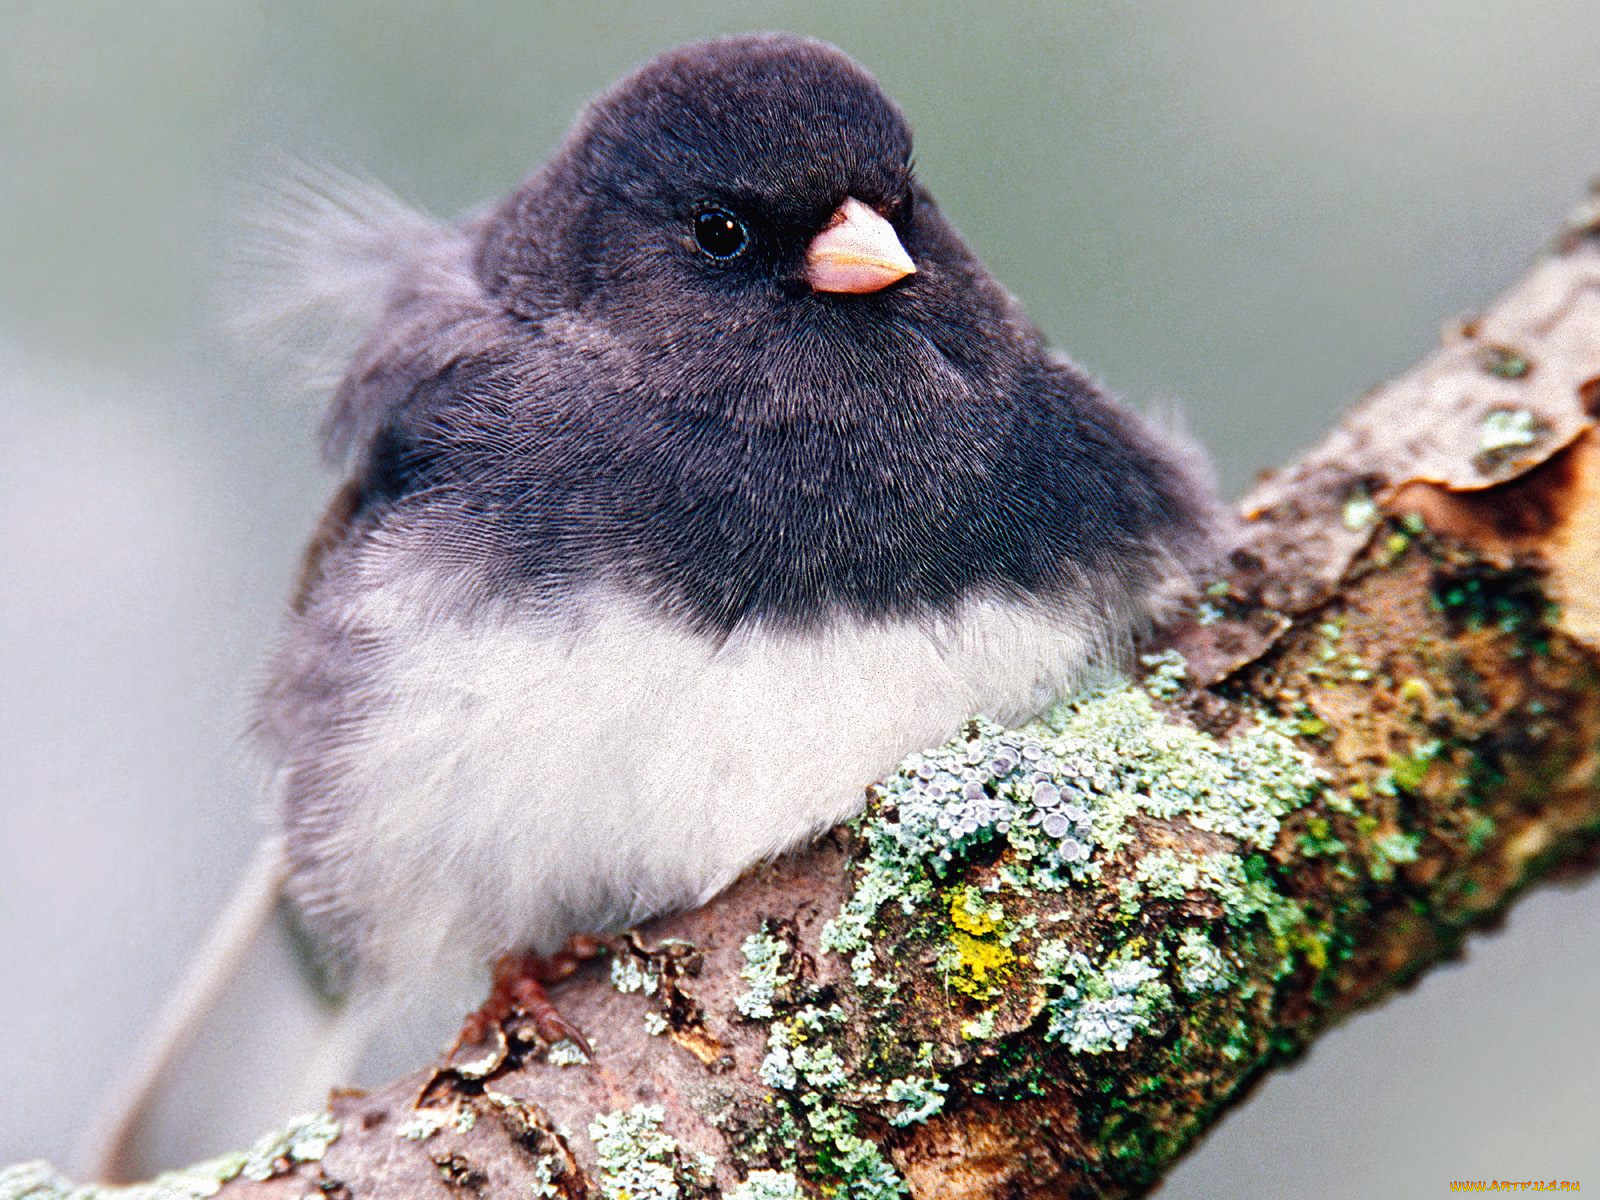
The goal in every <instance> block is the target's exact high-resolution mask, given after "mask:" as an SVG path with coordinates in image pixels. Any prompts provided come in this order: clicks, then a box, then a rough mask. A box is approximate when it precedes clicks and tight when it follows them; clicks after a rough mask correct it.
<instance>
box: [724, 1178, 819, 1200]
mask: <svg viewBox="0 0 1600 1200" xmlns="http://www.w3.org/2000/svg"><path fill="white" fill-rule="evenodd" d="M804 1195H805V1193H804V1192H802V1191H801V1190H800V1181H799V1180H798V1179H796V1178H795V1177H794V1175H793V1174H792V1173H791V1172H789V1171H751V1172H750V1174H749V1175H747V1176H746V1177H745V1180H744V1182H743V1183H741V1184H740V1185H739V1186H738V1187H736V1188H734V1189H733V1192H732V1193H731V1194H730V1195H729V1197H728V1200H803V1197H804Z"/></svg>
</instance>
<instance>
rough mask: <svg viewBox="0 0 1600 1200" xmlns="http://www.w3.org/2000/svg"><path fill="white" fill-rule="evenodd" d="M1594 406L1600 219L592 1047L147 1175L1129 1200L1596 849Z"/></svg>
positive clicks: (589, 1025)
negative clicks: (1247, 1098) (1033, 693)
mask: <svg viewBox="0 0 1600 1200" xmlns="http://www.w3.org/2000/svg"><path fill="white" fill-rule="evenodd" d="M1597 414H1600V200H1596V201H1594V202H1592V203H1591V204H1590V206H1589V207H1588V208H1587V209H1586V210H1584V211H1583V212H1581V213H1580V214H1578V216H1577V217H1576V218H1575V220H1574V222H1573V224H1572V225H1571V226H1570V227H1569V228H1568V229H1567V230H1566V231H1565V232H1564V233H1563V235H1562V237H1561V238H1560V240H1559V242H1558V244H1557V245H1556V246H1555V247H1554V249H1553V250H1552V252H1551V253H1550V255H1549V256H1548V257H1546V258H1545V259H1544V260H1543V261H1541V262H1540V263H1539V264H1538V265H1537V266H1536V267H1535V268H1534V269H1533V270H1532V272H1531V273H1530V274H1529V275H1528V276H1527V278H1526V279H1525V280H1523V281H1522V282H1521V283H1520V284H1519V285H1518V286H1516V287H1515V288H1514V289H1512V290H1511V291H1510V292H1508V293H1507V294H1506V295H1505V296H1503V297H1502V298H1501V299H1500V300H1499V301H1497V302H1496V303H1495V304H1494V305H1493V306H1492V307H1491V308H1490V309H1489V310H1488V311H1487V312H1486V313H1484V314H1483V315H1482V316H1480V317H1477V318H1473V319H1470V320H1465V321H1462V322H1460V323H1459V324H1456V325H1454V326H1452V327H1451V328H1450V329H1449V330H1448V331H1447V333H1446V334H1445V336H1444V339H1443V344H1442V346H1441V348H1440V349H1439V350H1438V351H1437V352H1436V353H1434V354H1433V355H1432V356H1431V357H1430V358H1428V359H1427V360H1426V361H1425V362H1423V363H1421V364H1420V365H1419V366H1417V367H1416V368H1415V369H1413V370H1412V371H1410V372H1408V373H1407V374H1405V375H1403V376H1401V377H1399V378H1398V379H1396V380H1394V381H1393V382H1391V383H1389V384H1387V385H1385V386H1383V387H1381V388H1379V389H1377V390H1375V391H1374V392H1372V393H1371V394H1369V395H1368V396H1366V397H1365V398H1364V399H1363V400H1362V401H1361V402H1360V403H1358V404H1357V405H1356V406H1355V407H1354V408H1352V409H1351V411H1350V412H1349V413H1348V414H1347V415H1346V417H1345V418H1344V420H1343V422H1342V423H1341V424H1340V425H1339V426H1338V427H1337V428H1336V429H1335V430H1334V431H1333V433H1332V434H1331V435H1329V437H1328V438H1327V439H1326V440H1325V441H1324V442H1323V443H1322V444H1321V445H1319V446H1318V447H1316V448H1315V449H1313V450H1312V451H1311V452H1310V453H1309V454H1307V455H1306V456H1305V457H1304V458H1303V459H1302V460H1301V461H1300V462H1298V463H1297V464H1295V465H1293V466H1291V467H1288V468H1286V469H1284V470H1282V471H1279V472H1277V473H1276V474H1273V475H1270V476H1268V477H1266V478H1265V479H1264V480H1263V481H1262V482H1261V483H1260V484H1259V485H1258V486H1257V487H1256V489H1255V490H1254V491H1253V492H1252V494H1251V495H1250V496H1249V497H1248V498H1247V499H1246V501H1245V503H1244V506H1243V520H1242V521H1241V523H1240V527H1239V530H1238V535H1237V540H1236V545H1235V548H1234V549H1233V552H1232V554H1231V556H1230V558H1229V565H1228V569H1227V573H1226V577H1225V578H1223V579H1220V580H1218V581H1216V582H1215V583H1214V584H1213V585H1212V586H1210V587H1208V588H1207V589H1206V591H1205V594H1204V595H1203V596H1202V597H1201V598H1200V600H1199V601H1198V602H1197V603H1196V604H1195V605H1194V606H1193V607H1192V609H1191V610H1189V611H1188V612H1186V613H1185V615H1184V616H1183V617H1182V618H1181V619H1180V620H1179V621H1178V623H1177V624H1175V625H1174V626H1173V627H1172V628H1170V629H1168V630H1166V631H1165V632H1164V633H1163V634H1162V635H1161V638H1160V640H1159V642H1158V643H1157V644H1156V646H1155V647H1153V649H1154V650H1155V651H1157V653H1153V654H1152V655H1150V656H1148V657H1147V658H1146V659H1145V660H1144V661H1145V664H1146V672H1145V674H1144V677H1143V678H1142V679H1141V680H1140V681H1137V682H1128V681H1121V682H1107V683H1105V684H1104V685H1103V686H1101V687H1100V688H1098V689H1097V690H1095V691H1092V692H1090V693H1088V694H1086V695H1085V696H1083V697H1079V698H1077V699H1075V700H1073V701H1070V702H1067V703H1065V704H1064V705H1062V706H1060V707H1058V708H1057V709H1055V710H1053V711H1052V712H1051V713H1049V714H1047V715H1046V716H1045V717H1044V718H1042V719H1041V721H1040V722H1037V723H1035V724H1034V725H1031V726H1029V727H1027V728H1025V729H1022V730H1000V729H997V728H994V727H992V726H989V725H987V724H984V723H982V722H973V723H971V724H970V725H969V726H968V727H967V728H966V729H964V730H963V731H961V733H960V734H959V735H958V736H957V738H956V739H955V740H954V741H953V742H952V743H950V745H949V746H947V747H944V748H941V749H939V750H937V751H931V752H929V753H928V754H923V755H913V756H912V757H911V758H910V759H908V760H907V762H906V764H905V765H904V766H903V767H902V769H901V770H900V771H899V772H898V773H897V774H896V775H895V776H894V777H892V778H891V779H889V780H886V781H884V782H883V783H881V784H879V785H877V786H876V787H874V788H873V789H872V790H871V793H870V800H869V805H868V809H867V813H866V815H865V816H864V817H863V818H861V820H860V821H858V822H855V823H853V824H852V826H851V827H849V828H841V829H838V830H835V831H834V832H833V833H832V834H830V835H829V836H828V837H826V838H825V839H823V840H822V841H821V843H820V844H818V845H816V846H814V847H812V848H810V849H808V850H806V851H804V852H802V853H798V854H795V855H793V856H790V857H788V858H786V859H785V860H783V861H781V862H779V863H776V864H774V865H771V866H768V867H763V868H760V869H757V870H755V871H753V872H751V873H750V874H748V875H747V876H746V877H745V878H744V879H743V880H741V881H740V882H739V883H738V884H737V885H736V886H735V887H734V888H732V889H731V890H730V891H728V892H727V893H726V894H724V895H722V896H720V897H719V898H718V899H716V900H715V901H713V902H712V903H711V904H709V905H707V906H706V907H705V908H703V909H701V910H699V911H696V912H692V913H685V914H681V915H677V916H673V917H670V918H667V919H664V920H661V921H658V922H655V923H654V924H652V925H651V926H649V927H647V928H645V929H643V930H641V931H639V932H637V933H635V934H630V935H628V936H627V937H623V938H617V939H613V941H612V943H611V952H610V956H609V962H608V963H607V962H602V963H599V964H596V965H594V966H591V967H589V968H586V969H585V970H583V971H582V972H580V973H579V975H578V976H576V977H575V978H574V979H572V980H571V981H570V982H568V983H567V984H565V985H563V986H562V987H561V988H560V990H559V991H558V993H557V999H558V1000H559V1002H560V1004H561V1007H562V1010H563V1012H564V1013H565V1014H567V1015H568V1016H569V1017H570V1018H571V1019H573V1020H574V1021H575V1022H576V1023H577V1025H578V1026H579V1027H581V1028H582V1029H584V1030H585V1031H586V1033H587V1034H588V1036H589V1038H590V1040H591V1042H592V1043H593V1045H594V1048H595V1051H596V1054H595V1058H594V1061H593V1062H591V1063H585V1062H575V1061H574V1060H575V1059H577V1058H579V1057H580V1056H579V1055H577V1054H576V1053H575V1052H574V1051H573V1049H572V1048H571V1047H569V1046H562V1047H558V1048H557V1049H556V1050H555V1051H547V1050H546V1049H545V1048H544V1047H542V1046H541V1045H540V1044H539V1043H538V1041H537V1039H536V1038H535V1037H534V1036H533V1035H532V1033H531V1031H530V1030H528V1029H527V1028H526V1027H525V1025H524V1024H519V1023H518V1022H516V1021H515V1020H513V1021H512V1022H511V1023H509V1024H508V1026H507V1027H505V1028H504V1029H502V1030H501V1033H500V1036H499V1037H498V1040H497V1045H496V1047H495V1048H494V1050H493V1052H492V1053H489V1054H487V1055H486V1056H485V1057H483V1058H482V1059H481V1060H480V1061H478V1062H476V1063H469V1064H460V1063H458V1064H457V1065H456V1066H455V1067H453V1068H448V1069H434V1070H428V1071H423V1072H421V1073H419V1074H417V1075H414V1076H411V1077H409V1078H406V1079H402V1080H400V1081H398V1082H396V1083H394V1084H393V1085H392V1086H389V1087H386V1088H384V1089H382V1090H380V1091H377V1092H375V1093H372V1094H368V1095H359V1096H358V1095H341V1096H337V1097H335V1098H334V1099H333V1102H332V1105H331V1109H330V1113H331V1116H328V1115H325V1116H324V1117H322V1118H320V1119H319V1120H318V1121H316V1122H312V1123H310V1124H302V1125H300V1126H298V1127H297V1128H296V1129H294V1130H291V1131H290V1133H289V1134H288V1135H287V1136H286V1137H285V1138H284V1139H282V1140H280V1141H279V1142H277V1143H275V1144H271V1145H264V1146H262V1147H258V1149H257V1151H256V1152H255V1154H254V1156H253V1157H252V1158H249V1159H248V1160H247V1159H243V1158H234V1159H232V1160H227V1161H222V1162H219V1163H215V1164H208V1165H207V1166H206V1167H204V1168H197V1169H196V1171H195V1172H194V1173H190V1174H188V1175H186V1176H182V1177H164V1179H163V1181H162V1182H161V1183H160V1188H161V1189H163V1191H162V1192H161V1194H170V1195H174V1196H177V1195H183V1196H189V1195H208V1194H211V1193H212V1192H215V1191H216V1190H217V1189H218V1187H219V1186H220V1187H221V1188H222V1194H224V1195H227V1196H237V1197H246V1196H263V1197H265V1196H274V1195H282V1196H286V1197H287V1196H295V1197H298V1196H303V1195H305V1194H307V1193H308V1192H310V1191H314V1190H321V1191H322V1192H323V1193H325V1194H327V1195H329V1196H335V1197H337V1196H358V1197H359V1196H402V1195H403V1196H408V1197H411V1196H415V1197H426V1196H441V1197H443V1196H448V1195H452V1194H459V1193H470V1194H473V1195H477V1196H483V1197H498V1196H517V1197H527V1196H529V1195H533V1196H559V1197H583V1196H605V1197H623V1196H626V1197H630V1198H631V1200H643V1198H645V1197H673V1196H681V1197H716V1196H724V1197H737V1198H738V1200H761V1198H774V1197H790V1196H793V1197H799V1196H808V1197H809V1196H848V1197H852V1198H856V1200H882V1198H887V1197H894V1196H900V1195H907V1194H909V1195H911V1196H915V1197H941V1198H946V1200H948V1198H955V1197H961V1198H978V1197H1032V1196H1037V1197H1061V1196H1072V1197H1121V1196H1133V1195H1138V1194H1141V1193H1142V1192H1144V1191H1145V1190H1147V1189H1148V1188H1149V1187H1151V1186H1152V1185H1153V1184H1154V1183H1155V1182H1156V1181H1158V1180H1159V1179H1160V1178H1161V1177H1162V1175H1163V1174H1164V1173H1165V1172H1166V1171H1167V1170H1168V1169H1169V1168H1170V1167H1171V1165H1172V1164H1173V1163H1174V1161H1175V1160H1176V1159H1177V1158H1178V1157H1179V1156H1180V1155H1181V1154H1182V1153H1183V1152H1184V1150H1185V1149H1186V1147H1188V1146H1189V1145H1191V1144H1192V1143H1193V1141H1194V1140H1195V1138H1196V1137H1197V1136H1198V1135H1199V1134H1201V1133H1203V1132H1204V1131H1205V1130H1206V1129H1207V1128H1208V1127H1209V1126H1210V1125H1211V1124H1212V1123H1214V1122H1215V1121H1216V1120H1217V1119H1218V1118H1219V1116H1220V1115H1221V1113H1222V1112H1223V1111H1224V1110H1225V1109H1226V1108H1227V1107H1228V1106H1229V1105H1231V1104H1233V1103H1235V1102H1236V1101H1238V1100H1239V1099H1240V1098H1241V1097H1242V1096H1243V1095H1245V1094H1246V1093H1247V1092H1248V1090H1249V1089H1250V1087H1251V1085H1252V1084H1253V1083H1254V1082H1255V1081H1257V1080H1258V1079H1259V1078H1261V1076H1262V1075H1263V1074H1264V1073H1265V1072H1267V1071H1269V1070H1270V1069H1272V1068H1273V1067H1275V1066H1277V1065H1279V1064H1282V1063H1284V1062H1287V1061H1289V1060H1291V1059H1292V1058H1294V1057H1295V1056H1296V1055H1298V1054H1299V1053H1300V1052H1301V1051H1303V1049H1304V1048H1305V1047H1306V1045H1307V1044H1308V1043H1309V1042H1310V1040H1311V1039H1312V1038H1314V1037H1315V1036H1316V1035H1317V1034H1318V1033H1320V1032H1321V1031H1322V1030H1324V1029H1327V1028H1328V1027H1329V1026H1330V1025H1331V1024H1332V1023H1333V1022H1335V1021H1337V1020H1339V1019H1340V1018H1342V1017H1344V1016H1346V1015H1347V1014H1349V1013H1351V1012H1354V1011H1355V1010H1357V1009H1359V1008H1362V1007H1364V1006H1367V1005H1370V1004H1372V1003H1374V1002H1375V1001H1377V1000H1379V999H1380V998H1382V997H1383V996H1384V995H1385V994H1387V993H1388V992H1389V991H1390V990H1392V989H1394V988H1395V987H1397V986H1399V985H1401V984H1404V983H1405V982H1407V981H1408V980H1411V979H1413V978H1414V977H1415V976H1417V975H1418V974H1419V973H1420V972H1422V971H1424V970H1426V969H1427V968H1428V967H1430V966H1432V965H1434V964H1436V963H1439V962H1441V961H1444V960H1446V959H1448V958H1449V957H1451V956H1452V955H1453V954H1454V953H1455V952H1456V950H1457V947H1458V946H1459V945H1460V943H1461V941H1462V939H1463V937H1464V936H1465V934H1466V933H1467V932H1469V931H1470V930H1472V929H1474V928H1478V927H1481V926H1483V925H1484V924H1485V923H1486V922H1488V921H1491V920H1493V919H1494V918H1495V916H1496V915H1497V914H1499V913H1500V912H1501V911H1503V909H1504V908H1505V906H1506V905H1507V904H1508V903H1509V902H1510V901H1511V900H1512V899H1513V898H1514V897H1515V896H1516V895H1517V893H1518V892H1520V891H1521V890H1522V889H1523V888H1524V887H1526V886H1527V885H1529V884H1530V883H1532V882H1533V881H1535V880H1537V879H1539V878H1541V877H1544V876H1546V875H1548V874H1550V873H1552V872H1554V871H1572V870H1576V869H1583V868H1587V867H1588V866H1589V865H1590V864H1591V862H1592V859H1593V856H1594V849H1595V847H1596V845H1597V844H1600V836H1597V835H1600V434H1597V432H1596V430H1595V418H1596V416H1597ZM28 1169H29V1170H33V1171H34V1172H35V1175H34V1176H30V1177H29V1178H36V1180H37V1182H38V1185H39V1187H40V1188H42V1189H45V1190H42V1191H40V1192H39V1193H38V1194H39V1195H41V1196H43V1195H50V1194H55V1193H54V1192H51V1191H49V1190H48V1189H51V1188H55V1189H58V1190H59V1189H61V1188H64V1187H65V1186H66V1185H64V1184H63V1183H62V1182H61V1181H60V1180H59V1179H57V1178H55V1177H53V1176H50V1175H49V1174H48V1172H45V1171H44V1170H43V1169H42V1168H28ZM21 1178H22V1176H21V1175H19V1174H17V1173H16V1169H14V1171H13V1173H12V1180H11V1183H10V1186H11V1187H12V1188H13V1189H14V1190H12V1192H11V1194H13V1195H27V1194H29V1193H28V1192H27V1191H26V1190H25V1188H20V1189H19V1186H18V1184H17V1182H16V1181H17V1180H18V1179H21ZM6 1190H7V1188H6V1187H4V1186H0V1192H5V1191H6Z"/></svg>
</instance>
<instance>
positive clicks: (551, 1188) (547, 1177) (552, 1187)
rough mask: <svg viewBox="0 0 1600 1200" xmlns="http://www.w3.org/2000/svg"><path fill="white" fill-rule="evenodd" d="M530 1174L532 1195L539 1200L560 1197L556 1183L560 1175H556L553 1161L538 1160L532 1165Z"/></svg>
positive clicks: (549, 1159)
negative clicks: (531, 1177)
mask: <svg viewBox="0 0 1600 1200" xmlns="http://www.w3.org/2000/svg"><path fill="white" fill-rule="evenodd" d="M532 1174H533V1194H534V1195H535V1196H537V1197H538V1198H539V1200H555V1197H557V1196H559V1195H561V1187H560V1185H559V1184H558V1183H557V1180H559V1179H560V1178H561V1175H560V1174H558V1173H557V1170H556V1164H555V1160H554V1159H552V1158H548V1157H544V1158H540V1159H539V1160H538V1161H537V1162H535V1163H534V1164H533V1172H532Z"/></svg>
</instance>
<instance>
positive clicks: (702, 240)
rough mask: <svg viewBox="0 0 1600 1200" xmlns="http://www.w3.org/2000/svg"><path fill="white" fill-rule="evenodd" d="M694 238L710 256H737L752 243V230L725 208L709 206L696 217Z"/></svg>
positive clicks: (717, 257)
mask: <svg viewBox="0 0 1600 1200" xmlns="http://www.w3.org/2000/svg"><path fill="white" fill-rule="evenodd" d="M694 240H695V242H696V244H698V245H699V247H700V250H701V252H702V253H704V254H705V255H707V256H708V257H710V258H716V259H725V258H737V257H738V256H739V255H741V254H743V253H744V249H745V247H746V246H748V245H749V244H750V230H749V229H747V228H745V223H744V222H743V221H741V220H739V218H738V217H736V216H734V215H733V214H732V213H731V212H729V211H728V210H727V209H725V208H708V209H707V210H706V211H705V212H703V213H701V214H700V215H699V216H697V217H696V218H695V219H694Z"/></svg>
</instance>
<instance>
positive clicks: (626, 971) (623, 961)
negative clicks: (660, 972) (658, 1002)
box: [611, 955, 661, 996]
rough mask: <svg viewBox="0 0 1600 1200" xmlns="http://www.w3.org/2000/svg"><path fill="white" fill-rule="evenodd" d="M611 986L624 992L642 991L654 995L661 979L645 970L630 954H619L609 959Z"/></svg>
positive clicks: (652, 972)
mask: <svg viewBox="0 0 1600 1200" xmlns="http://www.w3.org/2000/svg"><path fill="white" fill-rule="evenodd" d="M611 986H612V987H614V988H616V989H617V991H619V992H623V993H624V994H626V993H629V992H643V993H644V994H645V995H646V996H654V995H655V994H656V990H657V989H658V988H659V987H660V986H661V981H660V980H659V979H658V978H657V977H656V973H655V972H654V971H647V970H645V968H644V967H643V966H641V965H640V964H639V961H638V959H636V958H634V957H633V956H631V955H619V956H618V957H616V958H613V959H612V960H611Z"/></svg>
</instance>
